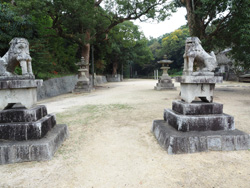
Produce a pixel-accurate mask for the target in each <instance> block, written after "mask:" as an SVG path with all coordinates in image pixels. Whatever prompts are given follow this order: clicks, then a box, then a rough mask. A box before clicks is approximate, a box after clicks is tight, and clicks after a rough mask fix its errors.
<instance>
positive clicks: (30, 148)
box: [0, 125, 68, 164]
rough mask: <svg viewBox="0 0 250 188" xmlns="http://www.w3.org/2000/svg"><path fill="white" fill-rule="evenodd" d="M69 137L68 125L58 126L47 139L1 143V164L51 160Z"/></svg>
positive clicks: (47, 135)
mask: <svg viewBox="0 0 250 188" xmlns="http://www.w3.org/2000/svg"><path fill="white" fill-rule="evenodd" d="M67 137H68V130H67V126H66V125H56V126H55V127H54V128H53V129H52V130H51V131H49V132H48V134H46V136H45V137H43V138H42V139H38V140H30V141H3V140H1V141H0V164H9V163H18V162H26V161H43V160H51V159H52V157H53V155H54V153H55V152H56V150H57V149H58V148H59V146H60V145H61V144H62V142H63V141H64V140H65V139H66V138H67Z"/></svg>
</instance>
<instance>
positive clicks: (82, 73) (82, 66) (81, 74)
mask: <svg viewBox="0 0 250 188" xmlns="http://www.w3.org/2000/svg"><path fill="white" fill-rule="evenodd" d="M76 65H77V66H79V69H78V80H79V81H85V82H87V83H89V79H88V78H87V76H86V73H87V72H88V69H87V66H88V65H89V64H88V63H87V62H86V61H85V59H84V57H81V61H80V62H78V63H76Z"/></svg>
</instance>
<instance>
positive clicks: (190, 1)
mask: <svg viewBox="0 0 250 188" xmlns="http://www.w3.org/2000/svg"><path fill="white" fill-rule="evenodd" d="M185 6H186V9H187V20H188V27H189V32H190V36H193V37H199V38H200V39H204V38H205V26H204V23H203V22H202V19H201V18H199V16H198V15H197V14H195V9H196V6H197V7H199V6H201V3H200V2H199V1H197V0H185Z"/></svg>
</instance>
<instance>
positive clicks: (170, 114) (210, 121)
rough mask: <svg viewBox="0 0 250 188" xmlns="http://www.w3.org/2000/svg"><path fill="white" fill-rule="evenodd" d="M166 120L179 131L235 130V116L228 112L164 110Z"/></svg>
mask: <svg viewBox="0 0 250 188" xmlns="http://www.w3.org/2000/svg"><path fill="white" fill-rule="evenodd" d="M164 120H165V121H166V122H167V123H168V124H169V125H171V126H172V127H174V128H175V129H176V130H178V131H183V132H188V131H208V130H211V131H217V130H234V129H235V128H234V118H233V117H232V116H230V115H227V114H209V115H191V116H188V115H182V114H179V113H176V112H174V111H173V110H171V109H165V110H164Z"/></svg>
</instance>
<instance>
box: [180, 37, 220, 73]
mask: <svg viewBox="0 0 250 188" xmlns="http://www.w3.org/2000/svg"><path fill="white" fill-rule="evenodd" d="M183 58H184V70H183V71H184V72H185V73H186V74H187V75H191V74H192V73H193V71H198V72H211V71H213V70H214V69H215V68H216V67H217V61H216V57H215V54H214V52H213V51H212V52H211V53H210V54H209V53H207V52H206V51H205V50H204V49H203V48H202V46H201V41H200V40H199V38H198V37H188V38H187V40H186V46H185V53H184V55H183ZM194 69H196V70H194Z"/></svg>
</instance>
